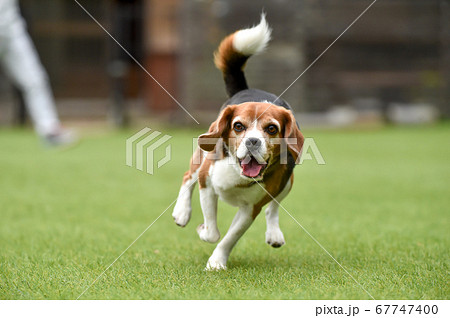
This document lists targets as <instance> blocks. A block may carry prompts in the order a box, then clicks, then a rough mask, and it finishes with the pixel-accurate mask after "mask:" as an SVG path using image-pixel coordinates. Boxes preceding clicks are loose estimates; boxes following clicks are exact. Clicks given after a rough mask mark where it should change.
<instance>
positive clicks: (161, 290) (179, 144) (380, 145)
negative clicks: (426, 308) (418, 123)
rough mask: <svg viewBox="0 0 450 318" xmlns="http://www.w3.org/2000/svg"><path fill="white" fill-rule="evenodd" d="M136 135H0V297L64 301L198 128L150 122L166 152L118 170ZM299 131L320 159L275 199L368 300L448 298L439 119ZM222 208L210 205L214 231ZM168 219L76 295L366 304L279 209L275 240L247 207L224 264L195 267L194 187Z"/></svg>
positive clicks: (94, 270) (154, 196)
mask: <svg viewBox="0 0 450 318" xmlns="http://www.w3.org/2000/svg"><path fill="white" fill-rule="evenodd" d="M137 130H138V129H136V130H129V131H126V132H113V133H107V132H105V133H102V134H99V133H97V134H95V135H91V136H89V134H87V136H86V137H84V138H83V140H82V143H81V144H80V145H79V146H78V147H77V148H75V149H72V150H69V151H63V152H61V151H46V150H44V149H43V148H42V147H41V146H40V144H39V143H38V141H37V138H36V137H35V135H34V134H33V133H32V132H31V131H28V130H26V131H21V130H10V129H2V130H0V216H1V221H0V299H75V298H77V297H78V296H79V295H80V294H81V293H82V292H83V291H84V290H85V289H86V288H87V287H88V286H89V285H90V284H91V283H92V282H93V281H94V280H95V279H96V277H97V276H98V275H100V274H101V273H102V272H103V271H104V270H105V268H106V267H107V266H108V265H110V264H111V263H112V262H113V261H114V260H115V259H116V258H117V257H118V256H119V255H120V253H122V251H124V250H125V249H126V248H127V247H128V246H129V245H130V243H131V242H133V240H135V239H136V237H137V236H138V235H139V234H141V233H142V231H144V229H145V228H146V227H147V226H148V225H150V224H151V223H152V222H153V221H154V220H155V218H156V217H158V215H160V214H161V213H162V212H163V211H164V210H165V209H166V208H167V206H168V205H169V204H171V203H172V201H173V200H175V199H176V196H177V194H178V190H179V185H180V182H181V179H182V175H183V173H184V171H185V170H186V169H187V167H188V161H189V158H190V153H191V148H192V141H191V140H192V137H194V136H197V135H198V134H199V133H200V132H201V131H200V130H196V131H195V130H188V129H173V128H164V127H159V129H158V130H160V131H162V132H163V133H165V134H170V135H172V136H173V138H172V139H171V140H170V143H171V144H172V155H173V159H172V160H171V161H170V162H169V163H168V164H166V165H165V166H163V167H162V168H161V169H159V170H157V171H156V173H155V174H154V175H148V174H145V173H143V172H141V171H138V170H136V169H134V168H131V167H127V166H126V165H125V140H126V138H127V137H129V136H131V135H132V134H133V133H135V132H136V131H137ZM304 133H305V135H306V137H314V138H315V141H316V143H317V145H318V147H319V149H320V150H321V152H322V155H323V157H324V159H325V161H326V165H324V166H319V165H317V164H315V163H314V162H311V161H307V162H305V163H304V164H303V165H301V166H298V167H297V168H296V170H295V183H294V187H293V190H292V192H291V194H290V195H289V196H288V197H287V198H286V199H285V200H284V201H283V205H284V207H285V208H286V209H287V210H288V211H290V213H291V214H292V215H293V216H295V218H296V219H297V220H298V221H299V222H300V223H301V224H302V225H303V226H304V227H305V228H306V229H307V230H308V231H309V232H310V233H311V234H312V235H313V236H314V237H315V238H316V239H317V240H318V241H319V242H320V243H321V244H322V245H323V246H324V247H325V248H326V249H327V250H328V251H329V252H330V253H331V254H332V255H333V256H334V257H335V258H336V260H338V261H339V262H340V263H341V264H342V265H343V266H344V267H345V268H346V269H347V270H348V272H349V273H351V275H353V277H354V278H355V279H356V280H357V281H358V282H359V283H360V284H361V285H362V286H364V288H365V289H366V290H367V291H368V292H369V293H370V294H372V295H373V297H375V298H376V299H448V298H449V296H450V295H449V294H450V292H449V284H448V264H449V234H448V233H449V210H450V209H449V207H450V193H449V188H450V168H449V159H450V148H449V137H450V125H449V124H448V123H445V124H439V125H437V126H434V127H405V128H392V127H388V128H377V129H370V130H340V131H335V130H332V131H304ZM161 151H163V150H161ZM160 155H162V152H161V154H160ZM235 211H236V210H235V208H232V207H230V206H228V205H226V204H224V203H219V226H220V230H221V233H222V235H223V234H224V233H225V232H226V230H227V228H228V226H229V224H230V222H231V219H232V217H233V216H234V213H235ZM171 213H172V209H169V210H168V211H167V212H166V213H165V214H164V215H163V216H162V217H161V218H160V219H159V220H158V221H157V222H156V223H155V224H154V225H153V226H152V227H151V228H150V229H149V230H148V231H147V232H146V233H145V234H144V235H143V236H142V237H141V238H140V239H139V240H138V241H137V242H136V243H135V244H134V245H133V246H132V247H131V248H130V249H129V250H128V251H127V252H126V253H124V254H123V256H122V257H121V258H120V259H119V260H118V261H117V262H116V263H115V264H114V265H113V266H111V268H109V269H108V271H106V273H105V274H104V275H103V276H102V277H101V278H100V279H99V280H98V281H97V282H96V283H95V284H94V285H93V286H92V287H91V288H90V289H89V290H88V291H86V293H85V294H84V295H83V296H82V297H81V299H124V298H125V299H167V298H169V299H199V298H200V299H271V298H275V299H369V296H368V294H366V292H364V290H363V289H362V288H361V287H360V286H358V285H357V284H356V283H355V282H354V281H353V280H352V279H351V278H350V277H349V275H348V274H346V273H345V272H344V271H343V270H342V269H341V268H340V267H339V266H338V265H337V264H336V263H335V262H334V261H333V260H332V259H331V258H330V257H329V256H328V255H327V254H326V253H325V252H324V251H323V250H322V249H321V248H320V247H319V246H318V245H317V244H316V243H315V242H314V241H313V240H312V239H311V238H310V237H309V236H308V235H307V234H306V233H305V232H304V231H303V230H302V229H301V228H300V227H299V226H298V225H297V224H296V223H295V222H293V220H292V219H291V218H290V217H289V216H288V215H287V214H286V213H285V212H284V211H282V210H280V223H281V224H280V225H281V228H282V230H283V232H284V234H285V238H286V243H287V244H286V245H285V246H283V247H282V248H281V249H274V248H271V247H270V246H269V245H267V244H266V243H265V241H264V232H265V220H264V215H263V214H261V215H260V216H259V217H258V218H257V219H256V221H255V223H254V224H253V226H252V227H251V228H250V229H249V231H248V232H247V233H246V234H245V235H244V236H243V238H242V239H241V240H240V241H239V242H238V244H237V246H236V247H235V249H234V250H233V253H232V254H231V257H230V260H229V263H228V270H227V271H224V272H205V271H203V269H204V266H205V264H206V261H207V259H208V257H209V256H210V254H211V252H212V251H213V249H214V245H211V244H208V243H204V242H202V241H200V239H199V238H198V236H197V233H196V231H195V228H196V226H197V225H198V224H200V223H201V222H202V216H201V211H200V206H199V200H198V191H197V190H196V191H195V192H194V204H193V217H192V219H191V222H190V223H189V224H188V226H187V227H186V228H179V227H177V226H176V225H175V224H174V223H173V221H172V217H171Z"/></svg>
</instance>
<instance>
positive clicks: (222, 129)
mask: <svg viewBox="0 0 450 318" xmlns="http://www.w3.org/2000/svg"><path fill="white" fill-rule="evenodd" d="M233 113H234V107H233V106H227V107H226V108H225V109H224V110H223V111H222V112H221V113H220V114H219V117H218V118H217V120H216V121H215V122H213V123H212V124H211V126H210V127H209V130H208V132H207V133H205V134H202V135H200V136H199V137H198V146H199V147H200V148H201V149H202V150H204V151H213V150H214V147H215V146H216V144H217V142H219V141H221V140H225V139H227V138H228V132H229V129H230V125H231V119H232V117H233Z"/></svg>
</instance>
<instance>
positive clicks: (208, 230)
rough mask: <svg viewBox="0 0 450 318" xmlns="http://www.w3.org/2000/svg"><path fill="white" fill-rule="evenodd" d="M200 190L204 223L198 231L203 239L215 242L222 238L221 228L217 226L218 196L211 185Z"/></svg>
mask: <svg viewBox="0 0 450 318" xmlns="http://www.w3.org/2000/svg"><path fill="white" fill-rule="evenodd" d="M199 192H200V205H201V207H202V212H203V218H204V223H203V224H201V225H199V226H198V227H197V232H198V235H199V236H200V239H202V240H203V241H205V242H209V243H215V242H217V241H218V240H219V238H220V232H219V228H218V227H217V199H218V197H217V194H216V193H215V192H214V189H213V188H212V187H211V186H209V187H205V188H201V189H200V191H199Z"/></svg>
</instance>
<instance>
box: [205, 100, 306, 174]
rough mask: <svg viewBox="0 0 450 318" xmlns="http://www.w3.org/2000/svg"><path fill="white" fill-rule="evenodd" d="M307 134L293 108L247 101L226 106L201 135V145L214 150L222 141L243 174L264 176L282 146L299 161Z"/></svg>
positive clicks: (282, 148)
mask: <svg viewBox="0 0 450 318" xmlns="http://www.w3.org/2000/svg"><path fill="white" fill-rule="evenodd" d="M303 141H304V137H303V135H302V133H301V132H300V130H299V129H298V127H297V123H296V121H295V118H294V116H293V115H292V113H291V111H289V110H287V109H285V108H283V107H281V106H276V105H273V104H269V103H254V102H248V103H243V104H239V105H230V106H227V107H226V108H225V109H224V110H223V111H222V112H221V113H220V115H219V117H218V118H217V120H216V121H215V122H213V123H212V124H211V126H210V127H209V131H208V132H207V133H206V134H203V135H201V136H200V137H199V147H200V148H201V149H203V150H205V151H208V152H210V151H213V150H214V149H217V148H216V146H217V145H219V144H221V143H223V147H224V148H225V150H226V151H227V152H228V153H229V155H230V156H231V157H233V158H235V159H236V160H235V161H236V163H239V167H240V171H241V176H242V177H244V178H254V179H261V178H262V177H263V174H264V171H265V170H266V168H267V167H268V166H270V165H272V164H273V163H274V162H276V161H277V160H280V154H282V153H283V150H287V151H289V152H290V153H291V154H292V156H293V157H294V159H295V161H296V162H297V159H298V157H299V156H300V151H301V148H302V146H303Z"/></svg>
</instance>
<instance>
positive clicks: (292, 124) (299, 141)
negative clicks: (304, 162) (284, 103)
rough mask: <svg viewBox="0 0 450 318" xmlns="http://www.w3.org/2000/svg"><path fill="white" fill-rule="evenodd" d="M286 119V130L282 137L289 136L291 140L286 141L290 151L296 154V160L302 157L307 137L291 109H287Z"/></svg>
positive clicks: (293, 154)
mask: <svg viewBox="0 0 450 318" xmlns="http://www.w3.org/2000/svg"><path fill="white" fill-rule="evenodd" d="M284 117H285V119H284V130H283V135H282V138H289V139H292V140H289V142H287V141H286V143H287V147H288V150H289V152H290V153H291V154H292V156H294V159H295V162H298V160H299V159H300V155H301V151H302V147H303V142H304V141H305V137H303V134H302V132H301V131H300V129H299V128H298V126H297V121H296V120H295V117H294V115H293V114H292V112H291V111H289V110H286V111H285V116H284Z"/></svg>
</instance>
